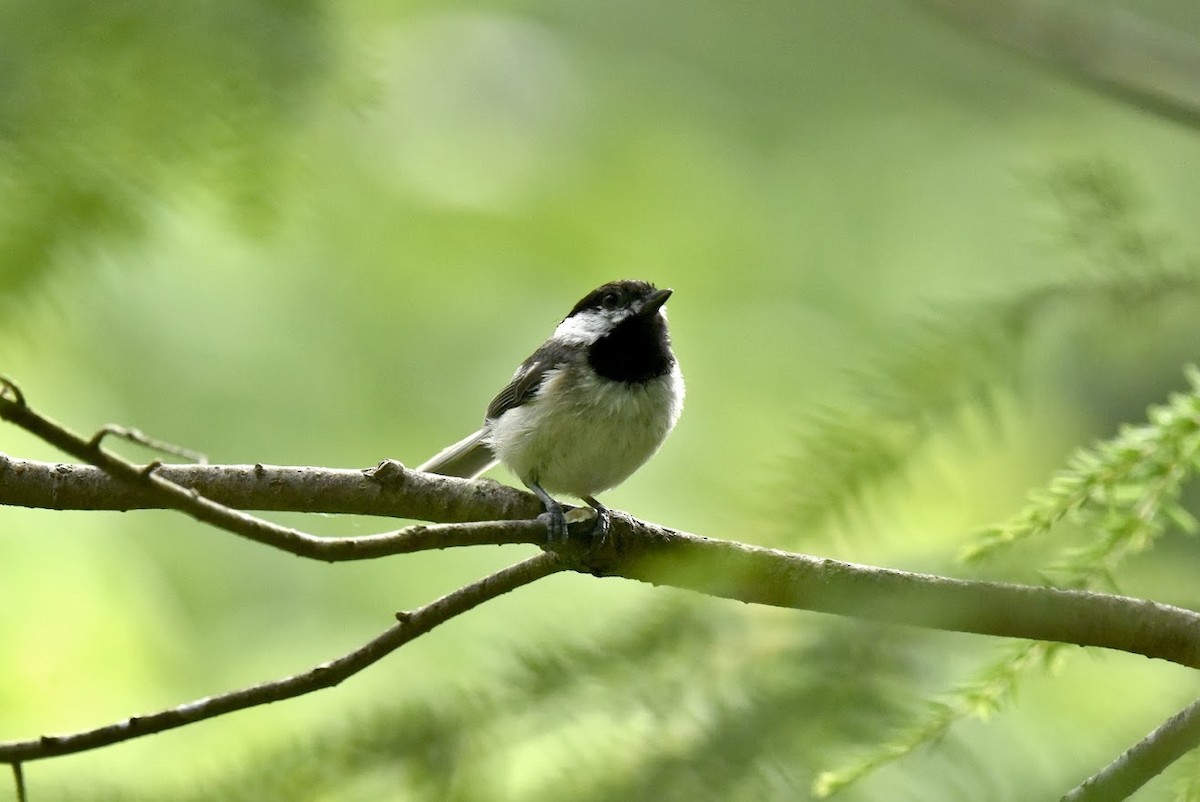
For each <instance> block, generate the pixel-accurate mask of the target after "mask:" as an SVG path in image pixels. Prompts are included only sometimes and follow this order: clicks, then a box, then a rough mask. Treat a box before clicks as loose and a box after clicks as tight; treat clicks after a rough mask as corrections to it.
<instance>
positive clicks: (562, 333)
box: [554, 309, 630, 345]
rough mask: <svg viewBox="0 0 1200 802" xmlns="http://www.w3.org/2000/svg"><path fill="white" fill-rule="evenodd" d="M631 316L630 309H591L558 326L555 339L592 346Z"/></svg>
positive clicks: (570, 343) (569, 343)
mask: <svg viewBox="0 0 1200 802" xmlns="http://www.w3.org/2000/svg"><path fill="white" fill-rule="evenodd" d="M629 314H630V312H629V310H628V309H619V310H611V311H610V310H600V309H589V310H587V311H586V312H579V313H578V314H574V315H572V316H571V317H569V318H567V319H566V320H564V321H563V322H562V323H559V324H558V328H557V329H555V330H554V339H556V340H558V341H559V342H562V343H565V344H567V345H591V344H592V343H594V342H596V340H598V339H600V337H601V336H603V335H604V334H607V333H608V332H609V331H611V330H612V327H613V326H614V325H616V324H617V323H619V322H620V321H622V320H624V319H625V318H627V317H629Z"/></svg>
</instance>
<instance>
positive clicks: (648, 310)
mask: <svg viewBox="0 0 1200 802" xmlns="http://www.w3.org/2000/svg"><path fill="white" fill-rule="evenodd" d="M672 292H674V290H670V289H667V290H655V291H654V293H653V294H651V296H650V297H649V298H647V299H646V302H645V303H644V304H642V308H641V309H639V310H638V315H640V316H642V317H650V316H651V315H653V314H654V313H656V312H657V311H658V310H659V309H661V308H662V305H663V304H665V303H666V302H667V299H668V298H670V297H671V293H672Z"/></svg>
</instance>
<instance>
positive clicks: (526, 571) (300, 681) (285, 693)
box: [0, 554, 564, 766]
mask: <svg viewBox="0 0 1200 802" xmlns="http://www.w3.org/2000/svg"><path fill="white" fill-rule="evenodd" d="M563 568H564V566H563V565H562V563H561V562H560V561H559V560H558V558H557V557H556V556H555V555H553V554H538V555H537V556H535V557H530V558H529V559H527V560H524V561H522V562H519V563H517V564H515V565H512V566H510V567H508V568H505V569H504V570H502V571H497V572H496V573H494V574H491V575H489V576H486V577H484V578H483V579H480V580H479V581H478V582H474V583H472V584H470V585H467V586H466V587H463V588H460V589H458V590H456V591H454V592H453V593H448V594H447V595H445V596H443V597H441V598H440V599H438V600H437V601H434V602H431V603H430V604H427V605H425V606H424V607H421V608H419V609H417V610H414V611H413V612H411V613H400V614H397V616H396V618H397V619H398V621H397V623H396V624H395V625H393V626H392V627H390V628H388V629H387V630H385V631H384V632H383V633H382V634H380V635H379V636H378V637H376V638H375V639H374V640H372V641H370V642H368V643H366V644H365V645H363V646H361V647H359V648H358V649H355V650H354V651H352V652H349V653H348V654H345V655H342V656H341V657H338V658H336V659H334V660H330V661H329V662H326V663H322V664H321V665H319V666H316V667H314V668H312V669H309V670H308V671H305V672H303V673H300V674H296V675H294V676H291V677H285V678H283V679H279V680H273V681H270V682H264V683H261V684H259V685H253V686H251V687H249V688H243V689H241V690H237V691H232V692H230V693H223V694H220V695H218V696H210V697H206V698H204V699H198V700H196V701H194V702H189V703H187V704H183V705H179V706H178V707H173V708H170V709H168V710H162V711H159V712H157V713H151V714H149V715H145V716H135V717H133V718H129V719H126V720H125V721H121V722H117V723H115V724H109V725H107V726H104V727H98V728H96V729H93V730H86V731H83V732H77V733H72V734H69V735H43V736H42V737H40V738H34V739H31V740H28V741H10V742H7V743H0V762H6V763H12V764H13V765H14V766H19V765H20V762H21V761H30V760H39V759H42V758H48V757H56V756H59V755H67V754H72V753H75V752H84V751H87V750H90V749H97V748H100V747H103V746H109V745H111V744H115V743H120V742H122V741H128V740H131V739H133V738H140V737H141V736H143V735H151V734H153V733H157V732H163V731H165V730H170V729H175V728H176V727H182V726H184V725H187V724H192V723H194V722H197V721H202V720H204V719H209V718H213V717H215V716H220V715H224V714H226V713H231V712H233V711H235V710H244V709H246V708H249V707H257V706H259V705H265V704H269V703H271V702H278V701H280V700H281V699H291V698H294V697H296V696H302V695H304V694H307V693H312V692H313V691H317V690H320V689H322V688H330V687H333V686H334V685H337V684H339V683H341V682H342V681H343V680H345V679H347V678H348V677H351V676H353V675H355V674H357V673H358V672H360V671H362V670H363V669H365V668H366V667H368V666H370V665H371V664H373V663H375V662H377V661H378V660H380V659H382V658H383V657H385V656H387V655H388V654H391V653H392V652H394V651H395V650H396V649H398V648H400V647H401V646H403V645H404V644H406V643H408V642H409V641H411V640H413V639H414V638H416V637H418V636H420V635H423V634H425V633H426V632H429V631H430V630H431V629H433V628H434V627H436V626H438V625H439V624H443V623H445V622H446V621H449V620H450V619H451V618H454V617H455V616H458V615H461V614H463V613H465V612H467V611H468V610H471V609H472V608H474V607H476V606H478V605H480V604H482V603H483V602H486V601H489V600H491V599H494V598H496V597H498V596H501V595H503V594H505V593H508V592H509V591H511V590H515V589H516V588H519V587H521V586H522V585H527V584H529V583H531V582H534V581H536V580H538V579H541V578H542V577H545V576H549V575H550V574H553V573H555V572H557V571H561V570H563Z"/></svg>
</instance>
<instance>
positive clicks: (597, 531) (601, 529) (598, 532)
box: [583, 496, 609, 543]
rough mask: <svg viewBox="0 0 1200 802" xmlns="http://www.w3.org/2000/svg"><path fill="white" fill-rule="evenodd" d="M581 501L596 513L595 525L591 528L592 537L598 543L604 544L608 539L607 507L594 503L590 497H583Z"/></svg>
mask: <svg viewBox="0 0 1200 802" xmlns="http://www.w3.org/2000/svg"><path fill="white" fill-rule="evenodd" d="M583 500H584V501H586V502H587V503H588V506H589V507H591V508H592V509H594V510H595V511H596V523H595V525H594V526H593V527H592V537H595V538H597V542H598V543H604V541H605V540H607V539H608V518H609V515H608V507H605V506H604V505H603V504H601V503H600V502H599V501H596V499H595V498H593V497H592V496H584V497H583Z"/></svg>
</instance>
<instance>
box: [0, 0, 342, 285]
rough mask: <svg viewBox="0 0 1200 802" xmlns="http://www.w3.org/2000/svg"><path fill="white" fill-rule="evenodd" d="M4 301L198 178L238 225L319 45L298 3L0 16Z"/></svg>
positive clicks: (224, 1) (155, 3) (148, 3)
mask: <svg viewBox="0 0 1200 802" xmlns="http://www.w3.org/2000/svg"><path fill="white" fill-rule="evenodd" d="M0 53H3V56H2V57H0V71H2V74H3V76H4V79H3V80H2V81H0V187H3V188H4V193H3V194H4V203H3V204H2V205H0V299H3V298H5V297H6V296H8V295H10V294H11V293H13V292H15V291H20V290H25V289H28V288H29V287H30V286H31V285H32V284H33V283H34V282H35V281H37V280H38V279H40V278H42V277H43V276H44V275H45V274H46V271H47V270H48V268H51V267H54V266H55V265H56V263H57V262H58V261H59V260H61V259H62V258H63V256H64V255H65V254H66V253H68V252H70V251H72V250H83V251H85V252H86V251H88V250H89V248H91V247H94V246H95V245H96V244H97V243H104V242H112V241H114V240H115V241H120V240H123V239H128V238H129V237H131V235H134V234H138V233H142V232H144V231H145V228H146V226H147V224H148V222H149V219H150V218H151V217H152V216H153V213H154V211H155V209H154V206H155V204H154V202H153V201H154V199H155V198H156V197H158V198H163V197H168V198H169V197H171V196H173V195H176V194H177V193H179V192H180V191H181V190H183V189H184V188H185V186H186V185H187V184H188V183H191V182H194V181H195V180H196V179H198V178H203V179H204V183H205V185H206V186H207V187H208V188H209V189H210V191H213V192H214V195H215V196H216V197H218V198H220V199H221V200H224V201H226V202H227V203H228V204H229V208H231V209H234V210H235V211H236V212H237V213H236V214H235V215H234V217H235V218H236V219H239V220H243V221H245V222H247V223H248V224H250V225H248V228H250V227H252V226H253V225H254V224H255V221H257V220H261V219H263V217H264V215H267V216H270V215H273V214H274V207H275V203H274V202H270V201H268V200H267V198H269V197H270V195H271V194H272V193H273V192H274V191H275V189H276V181H275V178H274V177H273V176H272V174H271V173H272V171H274V170H279V169H281V168H283V167H285V166H286V164H287V160H286V159H283V158H280V156H281V155H282V154H281V153H278V152H277V151H279V150H280V149H283V148H285V147H286V133H287V132H286V128H285V127H284V126H285V125H294V124H295V122H296V120H297V119H298V117H299V115H300V114H301V112H302V111H303V108H304V103H305V99H306V96H307V95H308V94H309V91H310V87H311V85H312V84H313V83H314V82H315V81H316V80H318V79H319V78H320V77H321V76H322V74H323V72H324V70H325V69H326V68H327V67H326V65H327V62H328V61H329V59H330V54H329V44H328V42H327V41H326V37H325V32H324V30H323V28H322V25H321V14H320V11H319V9H318V7H317V6H316V5H315V4H313V3H311V2H308V0H274V1H273V2H266V3H242V2H236V0H217V1H216V2H204V3H182V4H180V3H172V2H162V0H121V2H113V3H89V2H83V1H82V0H49V2H34V1H33V0H18V1H17V2H12V3H5V4H4V5H3V7H2V8H0Z"/></svg>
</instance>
